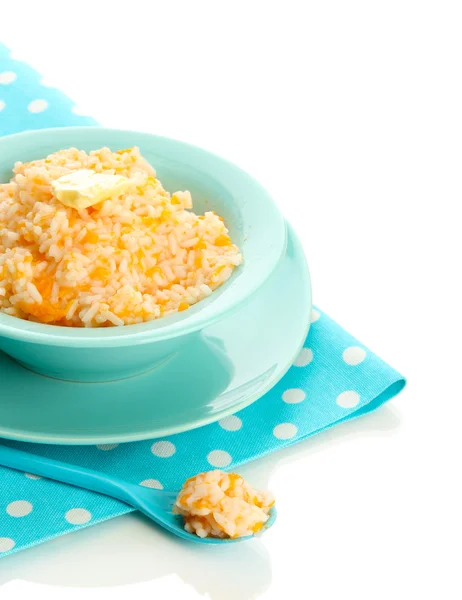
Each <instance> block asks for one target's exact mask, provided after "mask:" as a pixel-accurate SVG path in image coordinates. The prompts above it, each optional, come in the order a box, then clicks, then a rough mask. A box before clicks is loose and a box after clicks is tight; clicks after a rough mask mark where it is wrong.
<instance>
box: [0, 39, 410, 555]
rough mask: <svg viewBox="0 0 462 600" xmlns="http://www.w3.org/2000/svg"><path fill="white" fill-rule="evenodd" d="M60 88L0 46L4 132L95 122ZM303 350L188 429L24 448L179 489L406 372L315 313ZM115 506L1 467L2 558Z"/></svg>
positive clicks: (359, 406)
mask: <svg viewBox="0 0 462 600" xmlns="http://www.w3.org/2000/svg"><path fill="white" fill-rule="evenodd" d="M77 112H78V111H77V109H75V108H74V107H73V103H72V102H71V101H70V100H69V99H68V98H66V96H64V95H63V94H62V93H61V92H59V91H58V90H56V89H53V88H49V87H45V86H43V84H42V83H41V79H40V76H39V75H38V74H37V73H36V72H35V71H34V70H33V69H31V68H30V67H29V66H28V65H26V64H24V63H22V62H18V61H16V60H13V59H12V58H11V57H10V55H9V51H8V50H7V49H6V48H5V47H3V46H2V45H1V44H0V135H6V134H10V133H14V132H17V131H22V130H25V129H37V128H44V127H59V126H64V125H89V124H90V125H91V124H96V123H95V121H93V120H92V119H90V118H88V117H83V116H80V115H78V114H77ZM312 321H313V323H312V326H311V329H310V333H309V336H308V339H307V340H306V342H305V344H304V348H303V349H302V351H301V352H300V354H299V356H298V357H297V358H296V360H295V362H294V365H293V366H292V368H291V369H290V370H289V372H288V373H287V374H286V375H285V376H284V378H283V379H282V380H281V381H280V382H279V383H278V384H277V385H276V386H275V387H274V388H273V389H272V390H271V391H270V392H268V393H267V394H266V395H265V396H264V397H263V398H261V399H260V400H258V401H257V402H255V403H254V404H252V405H251V406H249V407H248V408H246V409H244V410H242V411H241V412H238V413H237V414H235V415H233V416H230V417H226V418H224V419H222V420H221V421H219V422H218V423H213V424H211V425H207V426H205V427H201V428H199V429H195V430H193V431H188V432H186V433H181V434H178V435H173V436H170V437H168V438H165V439H160V440H147V441H144V442H136V443H130V444H120V445H118V444H108V445H103V446H44V445H37V444H24V443H16V442H11V441H6V440H4V441H3V442H2V443H4V444H6V445H10V446H14V447H17V448H21V449H22V450H25V451H28V452H32V453H35V454H41V455H44V456H49V457H51V458H54V459H58V460H62V461H67V462H69V463H73V464H78V465H84V466H86V467H89V468H91V469H97V470H100V471H103V472H105V473H112V474H116V475H118V476H119V477H123V478H125V479H126V480H127V481H131V482H134V483H139V484H140V485H145V486H148V487H153V488H160V489H161V488H165V489H176V488H178V487H179V486H180V485H181V484H182V482H183V481H184V480H185V479H186V478H187V477H189V476H191V475H193V474H195V473H197V472H199V471H204V470H208V469H211V468H214V467H219V468H226V469H231V468H235V467H237V466H238V465H240V464H243V463H245V462H248V461H250V460H253V459H255V458H258V457H260V456H264V455H265V454H268V453H270V452H274V451H276V450H278V449H279V448H283V447H284V446H287V445H288V444H293V443H295V442H298V441H300V440H303V439H305V438H307V437H308V436H310V435H313V434H315V433H318V432H319V431H322V430H323V429H326V428H328V427H332V426H333V425H335V424H337V423H341V422H342V421H346V420H348V419H352V418H356V417H359V416H361V415H364V414H366V413H367V412H370V411H371V410H374V409H376V408H378V407H379V406H380V405H381V404H383V403H384V402H386V401H387V400H389V399H390V398H391V397H393V396H394V395H395V394H397V393H398V392H399V391H400V390H401V389H402V388H403V386H404V383H405V382H404V379H403V377H402V376H401V375H400V374H399V373H397V372H396V371H395V370H394V369H392V368H391V367H390V366H389V365H387V364H386V363H385V362H384V361H383V360H381V359H380V358H379V357H378V356H376V355H375V354H374V353H373V352H371V351H370V350H368V349H367V348H365V347H364V345H363V344H361V343H360V342H358V340H356V339H355V338H354V337H353V336H351V335H350V334H349V333H347V332H346V331H345V330H343V329H342V328H341V327H340V326H339V325H337V324H336V323H335V322H334V321H332V320H331V319H330V318H329V317H328V316H327V315H325V314H324V313H322V312H321V311H318V310H313V315H312ZM0 402H1V397H0ZM131 510H132V509H131V508H130V507H128V506H126V505H125V504H122V503H121V502H118V501H116V500H112V499H110V498H107V497H105V496H100V495H98V494H95V493H93V492H87V491H85V490H80V489H77V488H73V487H71V486H67V485H63V484H60V483H55V482H53V481H50V480H46V479H41V478H39V477H36V476H34V475H31V474H28V473H21V472H18V471H13V470H11V469H6V468H3V467H0V556H6V555H7V554H10V553H12V552H17V551H18V550H22V549H24V548H28V547H30V546H34V545H36V544H39V543H41V542H44V541H46V540H49V539H51V538H53V537H55V536H58V535H62V534H64V533H69V532H70V531H74V530H76V529H79V528H82V527H87V526H89V525H96V524H97V523H100V522H101V521H105V520H106V519H111V518H113V517H116V516H118V515H121V514H124V513H127V512H130V511H131Z"/></svg>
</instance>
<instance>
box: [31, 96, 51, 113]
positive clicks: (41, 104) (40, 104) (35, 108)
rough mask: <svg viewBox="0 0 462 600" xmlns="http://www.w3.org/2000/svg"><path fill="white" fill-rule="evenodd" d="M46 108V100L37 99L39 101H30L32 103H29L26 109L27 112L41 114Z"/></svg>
mask: <svg viewBox="0 0 462 600" xmlns="http://www.w3.org/2000/svg"><path fill="white" fill-rule="evenodd" d="M47 108H48V102H47V101H46V100H41V99H39V100H32V102H29V106H28V107H27V110H28V111H29V112H31V113H41V112H43V111H44V110H45V109H47Z"/></svg>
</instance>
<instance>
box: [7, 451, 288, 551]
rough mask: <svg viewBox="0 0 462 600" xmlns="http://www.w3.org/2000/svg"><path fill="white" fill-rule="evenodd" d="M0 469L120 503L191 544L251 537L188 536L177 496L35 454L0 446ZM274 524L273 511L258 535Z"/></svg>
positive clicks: (274, 513)
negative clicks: (177, 507) (176, 512)
mask: <svg viewBox="0 0 462 600" xmlns="http://www.w3.org/2000/svg"><path fill="white" fill-rule="evenodd" d="M0 465H1V466H3V467H9V468H11V469H16V470H18V471H24V472H27V473H32V474H33V475H39V476H41V477H46V478H47V479H53V480H54V481H60V482H61V483H67V484H69V485H74V486H76V487H80V488H83V489H86V490H90V491H92V492H98V493H100V494H104V495H105V496H110V497H112V498H115V499H117V500H121V501H122V502H125V503H126V504H128V505H130V506H132V507H133V508H136V509H137V510H139V511H140V512H142V513H143V514H144V515H146V516H147V517H149V518H150V519H151V520H152V521H154V522H155V523H157V524H158V525H160V526H161V527H164V528H165V529H167V530H168V531H170V533H173V534H175V535H177V536H179V537H181V538H183V539H186V540H189V541H190V542H196V543H202V544H231V543H235V542H242V541H245V540H249V539H252V538H253V537H255V536H254V535H249V536H242V537H237V538H224V539H222V538H212V537H206V538H201V537H199V536H197V535H195V534H193V533H189V532H188V531H186V530H185V529H184V527H183V519H182V517H181V516H180V515H174V514H173V512H172V509H173V504H174V502H175V499H176V497H177V495H178V492H169V491H164V490H156V489H152V488H147V487H143V486H140V485H135V484H133V483H129V482H127V481H124V480H123V479H120V478H118V477H114V476H112V475H107V474H106V473H101V472H99V471H92V470H91V469H85V468H83V467H81V466H78V465H71V464H68V463H64V462H60V461H57V460H53V459H50V458H45V457H43V456H37V455H36V454H29V453H27V452H23V451H21V450H17V449H16V448H10V447H8V446H1V445H0ZM275 520H276V509H275V508H274V507H273V508H272V509H271V512H270V516H269V519H268V521H267V522H266V523H265V525H264V527H263V529H261V530H260V531H259V532H258V534H257V535H259V536H260V535H261V533H262V532H263V531H266V530H267V529H269V528H270V527H271V526H272V525H273V523H274V521H275Z"/></svg>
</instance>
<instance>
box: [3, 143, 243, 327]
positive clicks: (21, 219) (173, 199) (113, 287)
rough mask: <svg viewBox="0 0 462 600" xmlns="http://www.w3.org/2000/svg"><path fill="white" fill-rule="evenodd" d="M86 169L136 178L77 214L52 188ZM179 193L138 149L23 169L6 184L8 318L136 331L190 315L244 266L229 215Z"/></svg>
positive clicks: (76, 154) (56, 159) (77, 155)
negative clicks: (202, 208)
mask: <svg viewBox="0 0 462 600" xmlns="http://www.w3.org/2000/svg"><path fill="white" fill-rule="evenodd" d="M79 169H91V170H93V171H95V172H97V173H101V172H105V173H112V174H119V175H123V176H125V177H128V178H129V179H130V182H131V186H130V188H129V189H128V190H127V191H126V192H125V193H123V194H121V195H119V196H117V197H112V198H111V199H109V200H106V201H104V202H101V203H100V204H97V205H96V206H92V207H89V208H87V209H82V210H79V211H77V210H76V209H74V208H70V207H67V206H64V205H63V204H61V203H60V202H59V201H58V200H57V199H56V198H55V197H54V196H53V191H52V187H51V182H52V181H53V180H55V179H58V178H59V177H61V176H63V175H66V174H69V173H71V172H73V171H76V170H79ZM191 208H192V199H191V194H190V193H189V192H187V191H184V192H175V193H174V194H172V195H170V194H169V193H168V192H167V191H166V190H164V188H163V187H162V184H161V183H160V181H159V180H158V179H157V178H156V173H155V171H154V169H153V168H152V166H151V165H149V164H148V163H147V162H146V160H145V159H144V158H143V157H142V156H141V154H140V152H139V150H138V148H129V149H127V150H120V151H118V152H111V151H110V150H109V149H108V148H101V149H100V150H94V151H92V152H90V153H89V154H87V153H86V152H84V151H81V150H77V149H76V148H69V149H67V150H61V151H59V152H56V153H54V154H51V155H50V156H48V157H47V158H45V159H41V160H35V161H32V162H29V163H20V162H19V163H16V165H15V168H14V177H13V178H12V180H11V181H10V182H9V183H6V184H0V311H2V312H4V313H7V314H9V315H13V316H15V317H19V318H22V319H28V320H31V321H38V322H42V323H51V324H55V325H66V326H72V327H99V326H108V325H128V324H132V323H141V322H144V321H150V320H152V319H156V318H158V317H161V316H163V315H166V314H169V313H171V312H174V311H184V310H187V309H188V308H189V307H190V306H191V305H192V304H195V303H196V302H198V301H199V300H201V299H203V298H205V297H206V296H208V295H209V294H211V293H212V291H213V290H215V289H216V288H217V287H218V286H220V285H221V284H223V283H224V282H225V281H226V280H227V279H228V278H229V277H230V275H231V273H232V272H233V269H234V268H235V267H236V266H238V265H239V264H241V262H242V255H241V254H240V252H239V249H238V248H237V246H236V245H234V244H233V243H232V241H231V240H230V238H229V235H228V230H227V228H226V227H225V224H224V222H223V220H222V219H221V217H219V216H218V215H216V214H215V213H214V212H213V211H211V212H206V213H205V214H204V215H203V216H198V215H196V214H194V213H193V212H192V211H191V210H189V209H191Z"/></svg>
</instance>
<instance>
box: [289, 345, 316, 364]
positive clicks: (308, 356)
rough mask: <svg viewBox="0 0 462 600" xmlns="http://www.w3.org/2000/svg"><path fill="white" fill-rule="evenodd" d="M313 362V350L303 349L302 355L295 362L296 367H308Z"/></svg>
mask: <svg viewBox="0 0 462 600" xmlns="http://www.w3.org/2000/svg"><path fill="white" fill-rule="evenodd" d="M312 360H313V350H311V348H302V349H301V350H300V354H299V355H298V356H297V358H296V359H295V361H294V366H295V367H306V365H309V364H310V362H311V361H312Z"/></svg>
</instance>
